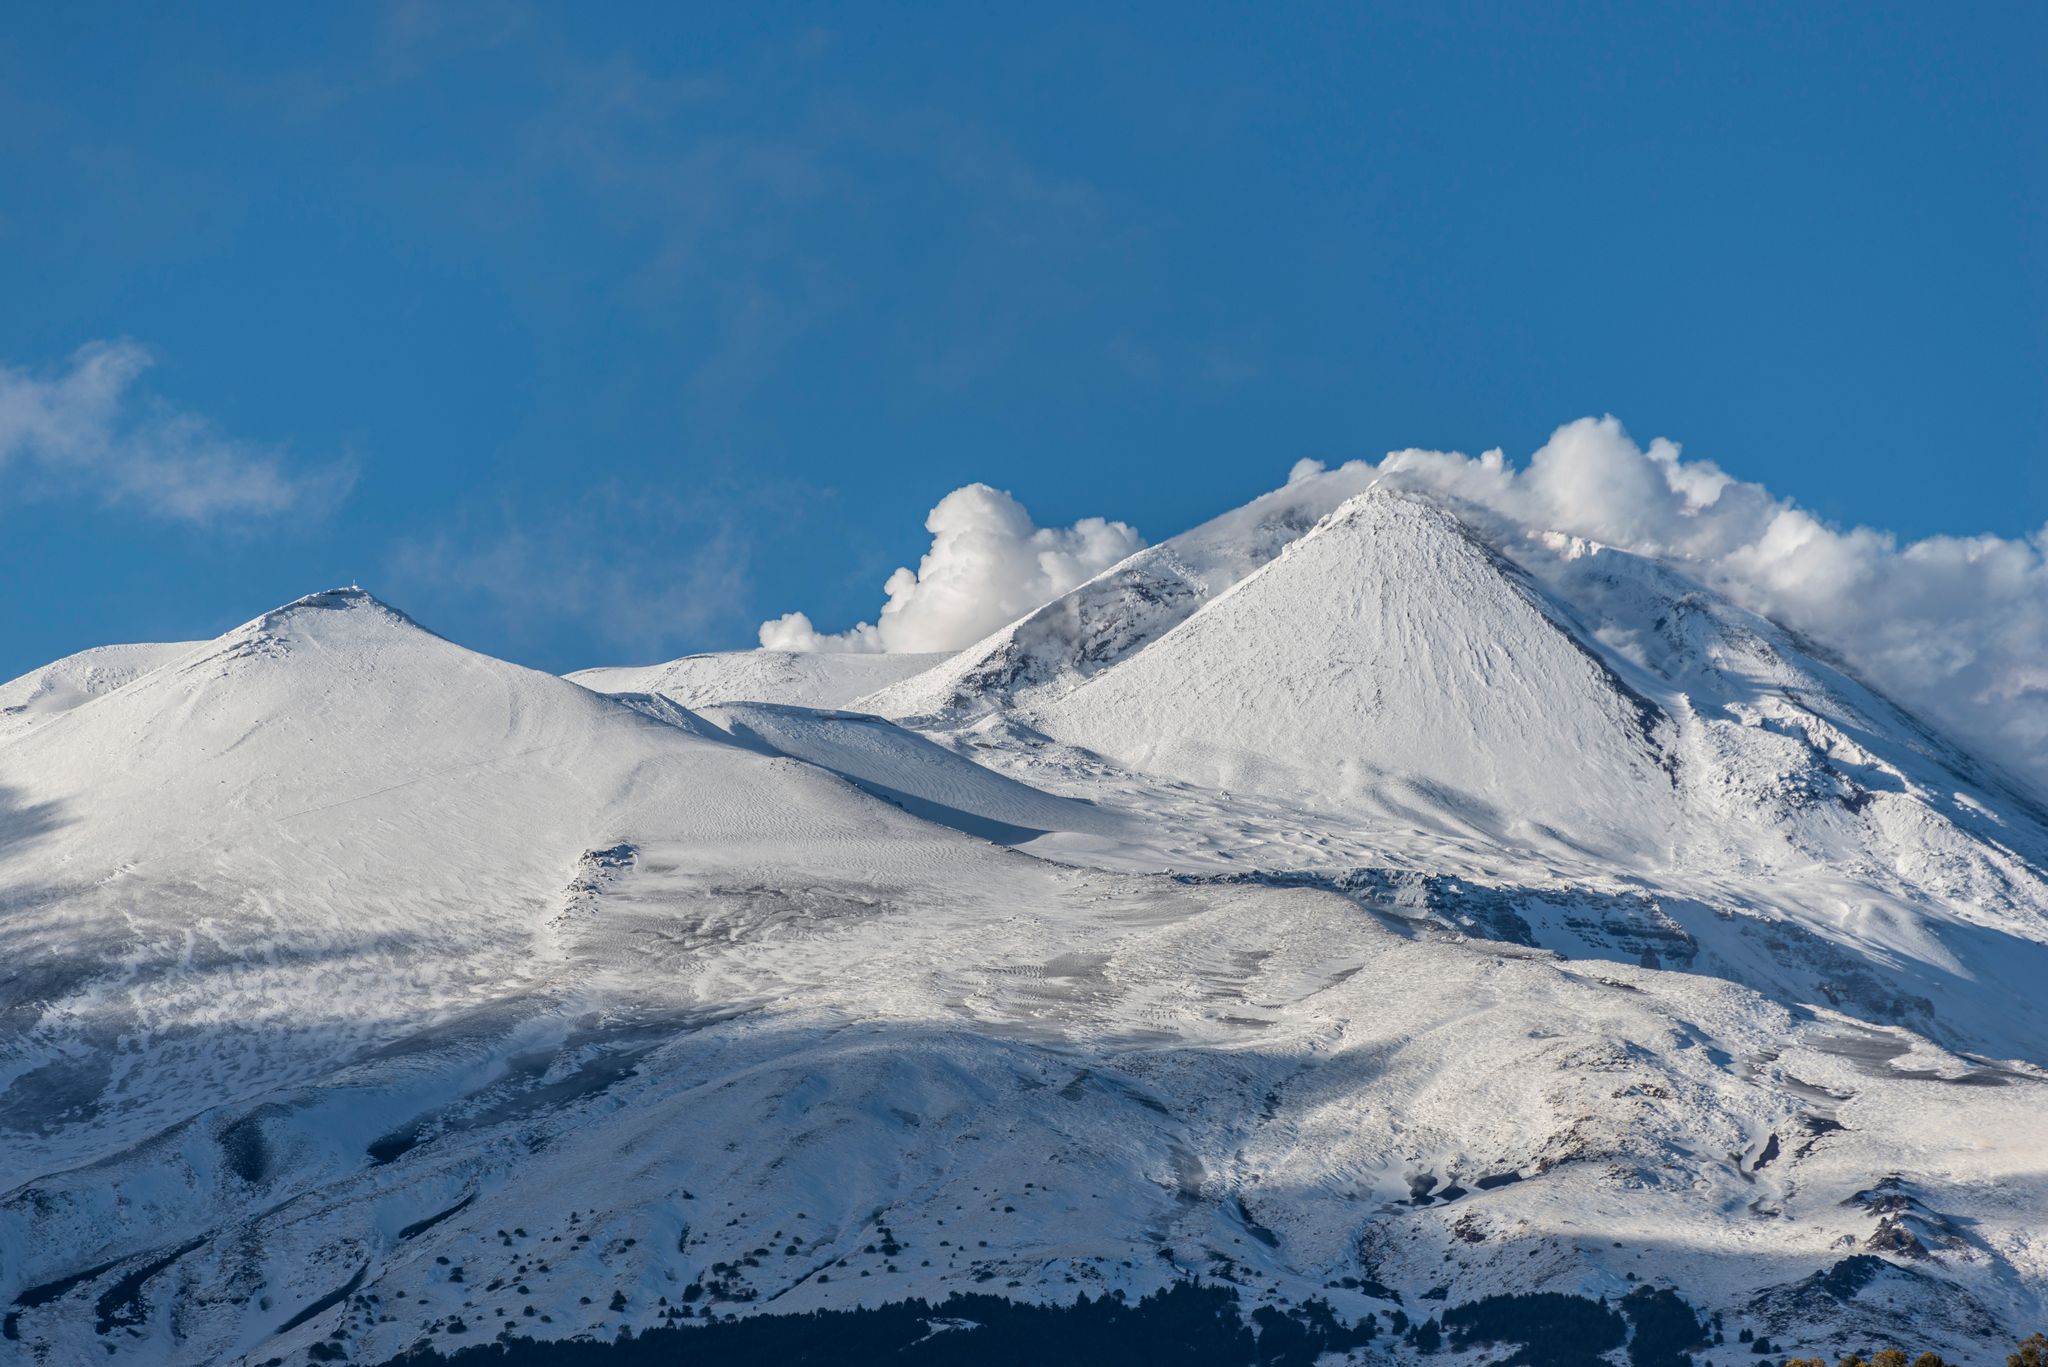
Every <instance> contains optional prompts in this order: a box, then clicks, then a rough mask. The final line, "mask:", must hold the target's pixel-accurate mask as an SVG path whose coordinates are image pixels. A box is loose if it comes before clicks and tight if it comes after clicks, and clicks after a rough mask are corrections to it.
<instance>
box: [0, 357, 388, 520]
mask: <svg viewBox="0 0 2048 1367" xmlns="http://www.w3.org/2000/svg"><path fill="white" fill-rule="evenodd" d="M150 364H151V357H150V355H149V353H148V351H146V350H145V349H143V348H142V347H140V346H138V345H136V344H135V343H133V342H127V341H118V342H93V343H91V344H89V345H87V346H84V347H81V348H79V350H78V351H77V352H75V353H74V354H73V355H72V357H71V359H70V363H69V365H68V366H66V367H65V368H64V369H62V370H59V371H55V372H52V373H47V374H37V373H35V372H32V371H27V370H17V369H14V368H12V367H9V366H4V365H0V470H4V469H8V468H10V467H12V468H13V469H15V470H16V471H18V472H20V473H22V475H23V477H24V485H25V487H26V488H27V489H28V491H29V492H30V493H31V494H36V495H42V496H62V495H84V496H90V497H95V498H99V499H101V500H103V501H105V502H109V503H121V504H131V505H133V506H135V507H137V508H139V509H140V510H141V511H143V512H145V513H148V514H150V515H152V516H155V517H162V518H167V519H171V520H174V521H182V522H212V521H215V520H218V519H222V518H229V517H266V516H275V515H277V514H279V513H284V512H289V511H292V510H294V509H301V508H304V507H306V506H308V505H312V504H324V503H327V502H330V501H332V500H334V499H337V498H339V497H340V496H341V495H342V494H344V493H346V492H347V491H348V487H349V485H350V484H351V483H352V482H353V480H354V474H353V471H352V470H351V469H350V468H349V467H347V466H346V465H331V466H327V467H324V468H321V469H316V470H296V471H295V470H292V469H290V468H288V467H287V466H286V464H285V462H284V459H283V453H282V452H281V450H279V449H278V448H276V447H269V446H262V445H258V444H256V443H252V442H246V441H241V440H238V439H236V438H233V437H229V436H227V435H226V434H224V433H223V432H221V431H220V430H219V428H217V427H216V426H215V425H214V424H213V423H212V422H210V421H208V420H207V419H205V418H203V417H200V416H199V415H197V414H195V413H187V412H182V411H180V410H177V409H174V408H171V407H169V406H167V405H165V404H162V403H156V402H151V401H148V400H146V399H144V398H142V397H139V396H138V395H136V393H135V384H136V381H137V380H138V378H140V376H141V375H142V373H143V371H145V370H147V369H148V368H149V366H150Z"/></svg>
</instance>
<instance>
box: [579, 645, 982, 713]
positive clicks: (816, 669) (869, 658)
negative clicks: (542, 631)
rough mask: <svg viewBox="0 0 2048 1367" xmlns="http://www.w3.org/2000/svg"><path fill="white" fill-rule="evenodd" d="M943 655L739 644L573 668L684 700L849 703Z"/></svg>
mask: <svg viewBox="0 0 2048 1367" xmlns="http://www.w3.org/2000/svg"><path fill="white" fill-rule="evenodd" d="M945 658H946V657H945V656H943V655H882V654H864V653H854V652H837V653H834V652H817V651H794V650H735V651H724V652H720V653H717V654H709V655H685V656H683V657H682V658H681V659H679V660H670V661H669V662H667V663H666V664H658V665H641V666H627V667H623V668H610V669H585V670H580V671H578V672H577V673H574V674H571V675H569V677H570V678H571V679H573V680H575V681H576V682H577V683H580V684H582V685H583V686H584V687H586V688H592V689H595V690H597V691H598V692H600V693H661V694H664V695H666V696H668V697H671V698H674V699H675V700H676V701H677V702H679V703H681V704H682V705H683V706H685V707H703V706H706V705H707V704H710V703H721V702H768V703H791V704H795V705H796V706H799V707H845V706H847V705H848V704H849V703H851V702H852V701H853V700H854V699H855V698H858V697H861V696H862V695H864V694H867V693H872V692H874V691H875V690H876V689H878V688H883V687H886V686H887V685H889V684H892V683H894V682H896V681H897V680H898V679H903V678H907V677H909V676H910V675H912V674H916V673H919V672H920V671H922V670H926V669H929V668H931V667H932V666H933V665H935V664H937V663H938V662H939V661H941V660H943V659H945Z"/></svg>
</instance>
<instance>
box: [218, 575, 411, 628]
mask: <svg viewBox="0 0 2048 1367" xmlns="http://www.w3.org/2000/svg"><path fill="white" fill-rule="evenodd" d="M330 614H345V615H346V617H345V620H347V621H348V623H349V625H350V626H352V627H357V628H360V627H362V626H366V625H371V624H376V625H382V626H389V627H404V628H408V629H410V630H413V631H421V632H426V628H425V627H422V626H421V625H420V624H419V623H418V622H415V621H414V620H413V619H412V618H410V617H408V616H406V615H405V614H404V613H403V612H400V611H399V610H398V609H397V608H394V607H392V606H391V605H390V604H389V603H386V602H385V601H383V600H382V599H381V598H378V597H377V596H376V595H375V594H373V593H371V592H370V591H369V590H367V589H365V588H362V587H361V586H360V585H356V584H349V585H347V586H346V587H342V588H332V589H323V590H321V591H320V592H318V593H309V594H307V595H306V596H305V597H303V598H295V599H293V600H292V601H291V602H289V603H286V604H284V605H283V606H281V607H275V608H272V609H271V610H270V611H269V612H266V613H264V614H263V615H262V616H260V617H257V618H254V619H252V620H250V621H247V622H244V623H243V624H242V625H241V626H240V627H237V628H236V629H235V630H234V631H233V632H230V633H229V635H232V636H262V635H274V634H277V633H280V632H286V631H291V630H294V629H303V628H307V627H311V626H313V625H314V624H315V623H317V622H321V621H322V620H323V619H327V618H328V617H329V616H330ZM426 634H428V635H433V634H434V633H432V632H426Z"/></svg>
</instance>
